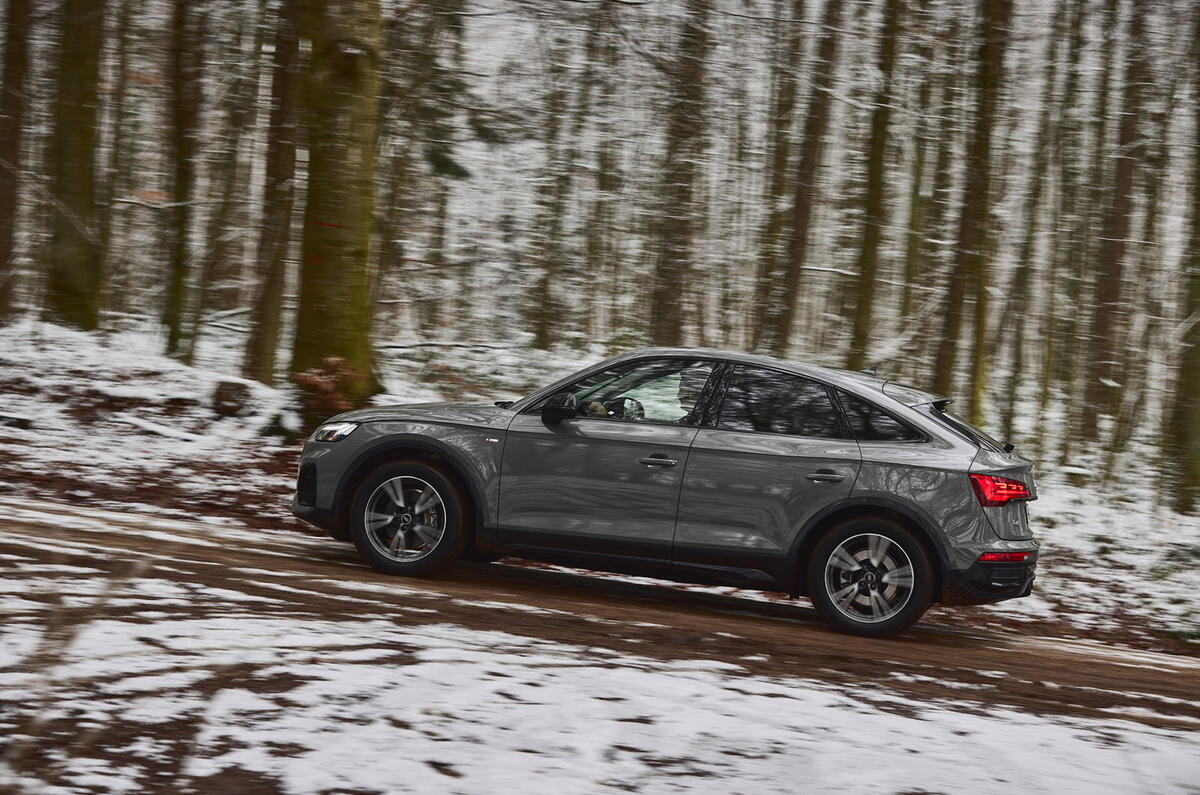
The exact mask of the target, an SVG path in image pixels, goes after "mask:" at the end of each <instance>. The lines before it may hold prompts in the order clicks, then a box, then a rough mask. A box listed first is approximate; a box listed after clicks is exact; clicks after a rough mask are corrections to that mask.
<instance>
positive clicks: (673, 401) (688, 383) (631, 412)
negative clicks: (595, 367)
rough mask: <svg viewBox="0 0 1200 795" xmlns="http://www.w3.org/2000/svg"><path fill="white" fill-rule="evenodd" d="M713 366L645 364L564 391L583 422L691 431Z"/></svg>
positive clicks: (621, 368)
mask: <svg viewBox="0 0 1200 795" xmlns="http://www.w3.org/2000/svg"><path fill="white" fill-rule="evenodd" d="M713 367H714V363H713V362H710V361H704V360H701V359H649V360H644V361H639V362H634V363H632V364H628V363H627V364H621V365H618V366H616V367H612V368H609V369H607V370H602V371H600V372H598V373H594V374H593V375H590V376H588V377H587V378H585V379H583V380H582V381H579V382H577V383H575V384H574V385H572V386H570V387H568V388H567V390H565V391H569V392H573V393H574V394H575V401H576V403H577V404H578V406H579V415H580V416H581V417H594V418H597V419H610V420H627V421H642V422H663V423H673V424H678V425H694V424H696V422H697V421H698V419H699V417H698V416H697V415H698V414H699V412H698V411H697V403H698V402H699V400H700V394H701V392H703V391H704V385H705V384H706V383H707V382H708V378H709V376H711V375H712V371H713Z"/></svg>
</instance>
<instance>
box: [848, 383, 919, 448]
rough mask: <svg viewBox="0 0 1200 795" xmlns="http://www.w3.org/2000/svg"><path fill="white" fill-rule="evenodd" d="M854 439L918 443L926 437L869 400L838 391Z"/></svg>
mask: <svg viewBox="0 0 1200 795" xmlns="http://www.w3.org/2000/svg"><path fill="white" fill-rule="evenodd" d="M838 397H839V398H840V399H841V401H842V407H843V408H844V409H846V419H847V420H849V421H850V430H852V431H853V432H854V438H856V439H858V440H859V441H863V442H917V441H921V440H922V439H924V437H923V436H922V435H921V434H920V433H918V432H917V431H916V430H914V429H912V428H910V427H908V426H907V425H905V424H904V423H902V422H901V421H900V420H898V419H896V418H895V417H893V416H892V415H891V414H889V413H888V412H886V411H884V410H883V409H882V408H880V407H879V406H876V405H875V404H874V403H872V402H871V401H869V400H863V399H862V398H860V397H858V396H856V395H851V394H850V393H849V392H845V391H842V390H840V389H839V390H838Z"/></svg>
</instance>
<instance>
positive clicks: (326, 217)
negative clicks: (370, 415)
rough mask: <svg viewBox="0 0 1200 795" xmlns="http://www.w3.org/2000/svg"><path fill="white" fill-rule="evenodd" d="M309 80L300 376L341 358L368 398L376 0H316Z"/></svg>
mask: <svg viewBox="0 0 1200 795" xmlns="http://www.w3.org/2000/svg"><path fill="white" fill-rule="evenodd" d="M302 26H303V27H302V35H303V36H304V38H307V39H309V40H310V41H311V42H312V46H311V52H312V56H311V62H310V64H309V68H308V76H307V81H306V86H305V94H304V102H305V118H306V121H307V130H308V153H309V155H308V200H307V203H306V206H305V209H304V243H303V257H302V261H303V266H302V268H301V278H300V306H299V310H298V312H297V317H296V337H295V340H294V343H293V347H292V366H291V370H292V373H293V374H300V373H304V372H305V371H307V370H309V369H313V368H317V367H319V366H321V364H322V360H323V359H324V358H325V357H337V358H340V359H342V360H343V361H344V362H345V366H346V367H348V368H350V369H351V370H353V371H355V373H356V374H357V375H358V376H360V378H359V379H357V380H354V381H353V382H349V383H344V384H342V391H343V394H344V396H345V397H346V398H347V399H349V400H350V401H352V402H355V403H361V402H363V401H364V400H365V399H366V398H367V397H369V396H370V395H372V394H374V393H376V392H377V391H378V389H379V382H378V380H377V379H376V375H375V371H374V365H373V360H372V354H371V316H372V311H371V310H372V307H371V300H370V297H371V274H370V267H369V265H370V247H371V228H372V225H373V220H374V203H375V185H374V176H375V158H376V151H377V135H378V131H379V68H380V58H381V56H382V53H381V50H382V45H383V23H382V18H381V16H380V9H379V2H378V0H338V1H337V2H320V0H308V2H307V4H306V6H305V8H304V9H303V13H302Z"/></svg>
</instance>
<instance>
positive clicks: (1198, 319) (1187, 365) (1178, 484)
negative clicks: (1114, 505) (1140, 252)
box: [1165, 12, 1200, 513]
mask: <svg viewBox="0 0 1200 795" xmlns="http://www.w3.org/2000/svg"><path fill="white" fill-rule="evenodd" d="M1193 26H1194V28H1193V29H1194V34H1193V35H1194V38H1193V40H1192V45H1193V46H1192V53H1193V55H1192V64H1193V66H1194V65H1195V64H1196V63H1197V62H1198V61H1200V12H1195V19H1194V20H1193ZM1193 85H1194V86H1195V87H1197V88H1200V74H1197V75H1196V76H1195V82H1194V84H1193ZM1192 115H1193V117H1194V121H1193V126H1192V136H1193V147H1194V148H1193V150H1192V151H1193V152H1194V153H1200V102H1196V101H1194V100H1193V102H1192ZM1191 204H1192V207H1191V211H1192V212H1191V215H1192V223H1191V231H1190V233H1189V240H1188V247H1187V252H1186V253H1185V254H1184V258H1183V262H1182V263H1180V266H1181V267H1180V270H1181V273H1180V276H1181V277H1182V280H1183V282H1184V285H1185V287H1184V294H1183V296H1182V299H1183V300H1182V302H1181V307H1182V309H1183V311H1182V312H1180V313H1179V315H1180V317H1181V318H1182V320H1183V326H1182V328H1181V329H1180V331H1181V332H1182V333H1181V334H1180V339H1179V343H1180V346H1179V374H1178V375H1177V377H1176V382H1175V395H1174V397H1175V405H1174V408H1173V409H1172V412H1171V422H1170V427H1169V428H1168V429H1167V433H1166V438H1167V444H1166V445H1165V447H1166V448H1167V450H1168V453H1169V454H1170V457H1171V459H1173V460H1174V461H1175V462H1176V464H1175V467H1174V470H1175V473H1176V475H1175V477H1174V478H1172V480H1173V481H1174V483H1173V485H1174V488H1173V489H1172V492H1173V493H1172V495H1171V497H1172V500H1171V504H1172V506H1173V507H1174V508H1175V510H1177V511H1179V512H1180V513H1190V512H1192V511H1194V510H1196V505H1197V504H1198V503H1200V156H1196V155H1193V158H1192V197H1191Z"/></svg>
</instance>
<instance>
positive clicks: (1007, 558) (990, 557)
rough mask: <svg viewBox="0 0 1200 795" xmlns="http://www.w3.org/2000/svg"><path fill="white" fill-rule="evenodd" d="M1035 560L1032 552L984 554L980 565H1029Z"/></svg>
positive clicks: (981, 556)
mask: <svg viewBox="0 0 1200 795" xmlns="http://www.w3.org/2000/svg"><path fill="white" fill-rule="evenodd" d="M1031 560H1033V553H1032V552H984V553H983V554H982V555H980V556H979V562H980V563H1028V562H1029V561H1031Z"/></svg>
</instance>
